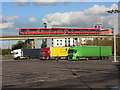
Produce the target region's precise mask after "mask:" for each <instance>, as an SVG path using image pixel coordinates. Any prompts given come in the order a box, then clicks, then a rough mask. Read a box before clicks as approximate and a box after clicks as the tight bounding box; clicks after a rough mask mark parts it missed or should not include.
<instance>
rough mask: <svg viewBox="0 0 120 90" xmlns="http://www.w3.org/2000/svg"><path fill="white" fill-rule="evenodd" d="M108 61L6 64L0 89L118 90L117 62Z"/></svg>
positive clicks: (18, 61) (14, 61)
mask: <svg viewBox="0 0 120 90" xmlns="http://www.w3.org/2000/svg"><path fill="white" fill-rule="evenodd" d="M112 61H113V60H112V59H109V60H79V61H67V60H59V61H56V60H39V59H30V60H27V59H25V60H6V61H1V62H2V88H3V89H5V88H87V89H95V88H107V89H111V88H118V87H119V83H118V79H119V68H120V65H119V63H118V62H112Z"/></svg>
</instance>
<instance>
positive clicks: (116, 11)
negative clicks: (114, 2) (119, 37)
mask: <svg viewBox="0 0 120 90" xmlns="http://www.w3.org/2000/svg"><path fill="white" fill-rule="evenodd" d="M107 12H108V13H113V14H114V32H113V34H114V61H113V62H118V61H117V60H116V35H115V14H116V13H119V12H120V10H113V9H112V10H109V11H107Z"/></svg>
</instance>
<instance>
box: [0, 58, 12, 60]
mask: <svg viewBox="0 0 120 90" xmlns="http://www.w3.org/2000/svg"><path fill="white" fill-rule="evenodd" d="M0 60H14V59H12V58H0Z"/></svg>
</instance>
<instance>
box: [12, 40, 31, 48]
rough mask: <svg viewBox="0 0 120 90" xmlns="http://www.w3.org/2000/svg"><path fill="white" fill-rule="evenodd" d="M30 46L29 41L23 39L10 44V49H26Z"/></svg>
mask: <svg viewBox="0 0 120 90" xmlns="http://www.w3.org/2000/svg"><path fill="white" fill-rule="evenodd" d="M28 48H31V45H30V44H29V43H27V41H25V42H23V41H18V42H17V43H16V44H13V45H12V50H15V49H28Z"/></svg>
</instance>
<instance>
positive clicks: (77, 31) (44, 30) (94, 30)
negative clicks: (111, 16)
mask: <svg viewBox="0 0 120 90" xmlns="http://www.w3.org/2000/svg"><path fill="white" fill-rule="evenodd" d="M41 34H101V30H100V28H20V30H19V35H41Z"/></svg>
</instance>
